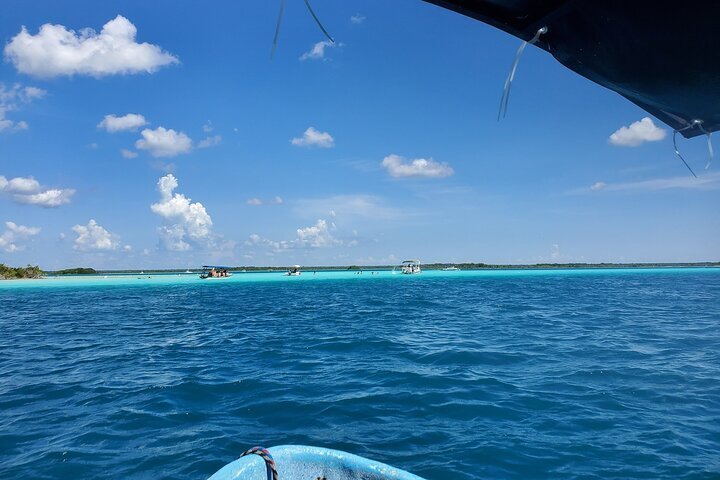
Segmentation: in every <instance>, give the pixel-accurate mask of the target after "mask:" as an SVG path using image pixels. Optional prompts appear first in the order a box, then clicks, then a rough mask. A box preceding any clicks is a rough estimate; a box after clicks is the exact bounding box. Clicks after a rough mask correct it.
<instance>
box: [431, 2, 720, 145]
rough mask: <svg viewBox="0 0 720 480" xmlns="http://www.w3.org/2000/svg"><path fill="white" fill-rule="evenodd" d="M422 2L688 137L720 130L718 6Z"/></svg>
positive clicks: (616, 3) (719, 8)
mask: <svg viewBox="0 0 720 480" xmlns="http://www.w3.org/2000/svg"><path fill="white" fill-rule="evenodd" d="M424 1H426V2H429V3H433V4H435V5H438V6H440V7H443V8H447V9H450V10H453V11H456V12H458V13H461V14H463V15H466V16H468V17H471V18H474V19H477V20H480V21H482V22H484V23H487V24H489V25H492V26H494V27H496V28H499V29H501V30H504V31H505V32H507V33H510V34H511V35H514V36H516V37H518V38H520V39H522V40H525V41H529V42H530V43H534V44H535V45H537V46H538V47H540V48H542V49H544V50H546V51H547V52H549V53H550V54H551V55H552V56H553V57H555V59H556V60H557V61H559V62H560V63H562V64H563V65H565V66H566V67H567V68H569V69H570V70H573V71H574V72H576V73H578V74H580V75H582V76H583V77H585V78H588V79H590V80H592V81H593V82H595V83H598V84H600V85H602V86H604V87H607V88H609V89H610V90H613V91H615V92H617V93H619V94H620V95H622V96H624V97H625V98H627V99H628V100H630V101H631V102H633V103H635V104H636V105H638V106H639V107H640V108H642V109H643V110H645V111H647V112H648V113H650V114H652V115H654V116H655V117H657V118H659V119H660V120H662V121H663V122H665V123H666V124H668V125H669V126H671V127H672V128H673V129H675V130H676V131H678V132H680V133H682V135H684V136H685V137H686V138H690V137H694V136H697V135H701V134H709V133H711V132H714V131H716V130H718V129H720V95H718V92H720V48H718V33H717V32H718V19H720V2H717V1H703V2H680V1H677V0H632V1H628V0H424ZM543 29H544V30H543ZM532 40H535V42H532Z"/></svg>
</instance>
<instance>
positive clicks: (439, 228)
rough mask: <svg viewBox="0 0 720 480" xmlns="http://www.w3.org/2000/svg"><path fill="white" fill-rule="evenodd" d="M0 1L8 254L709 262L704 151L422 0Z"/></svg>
mask: <svg viewBox="0 0 720 480" xmlns="http://www.w3.org/2000/svg"><path fill="white" fill-rule="evenodd" d="M286 3H287V5H286V8H285V14H284V17H283V20H282V27H281V30H280V35H279V38H278V43H277V47H276V51H275V54H274V56H273V57H272V58H271V50H272V40H273V35H274V31H275V24H276V20H277V15H278V10H279V4H280V3H279V2H272V1H271V2H229V1H222V2H221V1H213V2H191V1H189V0H185V1H172V2H170V1H167V0H160V1H154V2H145V1H143V2H141V1H135V0H123V1H116V0H107V1H103V2H97V1H95V0H92V1H91V0H83V1H81V0H66V1H63V2H57V1H56V0H37V1H32V2H28V1H25V0H6V1H5V2H4V8H3V15H2V16H0V39H1V43H2V61H0V263H5V264H10V265H24V264H28V263H29V264H38V265H40V266H41V267H42V268H44V269H48V270H50V269H58V268H70V267H77V266H89V267H94V268H98V269H116V268H138V269H149V268H195V267H197V266H199V265H202V264H207V263H214V264H227V265H262V266H282V265H289V264H301V265H350V264H388V265H390V264H397V263H399V262H400V261H402V260H404V259H406V258H417V259H420V260H421V261H422V262H424V263H430V262H485V263H509V264H524V263H540V262H553V263H566V262H688V261H718V260H720V215H719V213H718V205H720V171H719V170H718V168H720V162H718V163H716V164H714V165H710V166H709V167H708V168H707V169H706V168H705V166H706V163H707V162H708V150H707V143H706V139H705V138H702V137H700V138H695V139H691V140H685V139H680V140H679V147H680V149H681V150H682V153H683V155H684V156H685V158H686V159H687V160H688V163H689V164H690V165H691V166H692V167H693V169H694V170H695V171H696V172H697V173H698V178H697V179H695V178H693V177H692V176H691V175H690V174H689V172H688V171H687V169H686V168H685V167H684V166H683V165H682V163H681V162H680V160H679V159H678V158H677V156H676V155H675V152H674V148H673V145H672V130H671V129H670V128H669V127H668V126H666V125H664V124H663V123H662V122H660V121H658V120H657V119H655V118H652V117H651V116H649V115H648V114H647V113H646V112H644V111H643V110H642V109H640V108H639V107H637V106H635V105H633V104H631V103H630V102H628V101H627V100H625V99H624V98H622V97H620V96H619V95H617V94H616V93H614V92H611V91H609V90H606V89H604V88H603V87H600V86H598V85H596V84H594V83H592V82H590V81H589V80H586V79H584V78H582V77H580V76H578V75H576V74H575V73H573V72H571V71H569V70H568V69H566V68H565V67H563V66H562V65H560V64H559V63H558V62H557V61H555V60H554V59H553V58H552V57H551V56H550V55H549V54H547V53H546V52H544V51H542V50H540V49H538V48H535V47H529V48H527V49H526V50H525V53H524V55H523V57H522V59H521V61H520V64H519V67H518V71H517V75H516V77H515V81H514V84H513V87H512V95H511V98H510V102H509V108H508V112H507V116H506V117H505V118H504V119H503V120H502V121H497V112H498V106H499V102H500V97H501V95H502V90H503V85H504V82H505V78H506V77H507V75H508V72H509V69H510V67H511V64H512V61H513V58H514V55H515V52H516V50H517V48H518V46H519V44H520V41H519V40H518V39H517V38H514V37H512V36H510V35H508V34H506V33H503V32H501V31H499V30H496V29H494V28H492V27H490V26H488V25H486V24H483V23H480V22H477V21H474V20H471V19H469V18H466V17H463V16H461V15H458V14H456V13H453V12H450V11H447V10H444V9H441V8H439V7H436V6H434V5H430V4H427V3H425V2H422V1H420V0H397V1H393V2H387V1H381V0H363V1H359V0H347V1H343V2H337V1H331V0H314V1H313V2H312V5H313V7H314V10H315V12H316V13H317V15H318V17H319V18H320V19H321V21H322V22H323V25H324V26H325V28H326V29H327V30H328V31H329V33H330V34H331V35H332V36H333V37H334V40H335V43H330V42H329V41H328V40H327V39H326V38H325V37H324V35H323V34H322V32H321V31H320V30H319V29H318V27H317V26H316V25H315V23H314V22H313V20H312V17H311V16H310V14H309V13H308V12H307V10H306V9H305V6H304V2H302V1H300V0H287V2H286Z"/></svg>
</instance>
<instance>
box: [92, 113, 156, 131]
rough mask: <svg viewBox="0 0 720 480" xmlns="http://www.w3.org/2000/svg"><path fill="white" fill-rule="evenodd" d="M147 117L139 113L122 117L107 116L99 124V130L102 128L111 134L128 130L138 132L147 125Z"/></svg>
mask: <svg viewBox="0 0 720 480" xmlns="http://www.w3.org/2000/svg"><path fill="white" fill-rule="evenodd" d="M147 123H148V122H147V120H145V117H143V116H142V115H140V114H138V113H128V114H127V115H123V116H122V117H118V116H117V115H114V114H111V115H105V118H103V120H102V122H100V123H98V125H97V128H101V129H103V130H105V131H107V132H109V133H116V132H123V131H127V130H137V129H138V128H140V127H143V126H145V125H147Z"/></svg>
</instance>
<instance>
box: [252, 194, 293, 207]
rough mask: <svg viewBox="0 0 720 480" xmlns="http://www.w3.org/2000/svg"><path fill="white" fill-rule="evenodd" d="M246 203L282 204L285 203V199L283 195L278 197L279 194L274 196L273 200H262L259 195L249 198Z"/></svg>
mask: <svg viewBox="0 0 720 480" xmlns="http://www.w3.org/2000/svg"><path fill="white" fill-rule="evenodd" d="M245 203H247V204H248V205H253V206H260V205H282V204H283V203H284V200H283V199H282V197H277V196H276V197H275V198H273V199H272V200H267V201H265V200H261V199H259V198H257V197H253V198H248V199H247V201H246V202H245Z"/></svg>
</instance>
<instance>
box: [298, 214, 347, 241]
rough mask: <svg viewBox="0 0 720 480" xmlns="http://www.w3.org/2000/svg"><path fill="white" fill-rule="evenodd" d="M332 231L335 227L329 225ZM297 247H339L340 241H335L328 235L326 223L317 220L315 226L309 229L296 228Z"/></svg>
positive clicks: (328, 230)
mask: <svg viewBox="0 0 720 480" xmlns="http://www.w3.org/2000/svg"><path fill="white" fill-rule="evenodd" d="M331 227H332V228H333V229H334V227H335V225H334V224H331ZM296 233H297V240H296V242H297V243H298V245H306V246H310V247H316V248H317V247H329V246H332V245H341V244H342V241H340V240H337V239H336V238H335V237H333V236H332V235H331V234H330V229H329V227H328V223H327V222H326V221H325V220H322V219H320V220H318V221H317V222H316V223H315V225H312V226H310V227H304V228H298V229H297V230H296Z"/></svg>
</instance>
